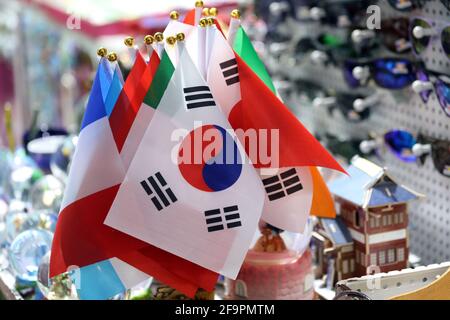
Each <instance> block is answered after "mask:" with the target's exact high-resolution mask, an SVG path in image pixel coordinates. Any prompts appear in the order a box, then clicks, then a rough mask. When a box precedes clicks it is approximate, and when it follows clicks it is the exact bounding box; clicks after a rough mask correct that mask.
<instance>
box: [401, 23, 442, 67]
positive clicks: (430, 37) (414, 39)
mask: <svg viewBox="0 0 450 320" xmlns="http://www.w3.org/2000/svg"><path fill="white" fill-rule="evenodd" d="M409 37H410V40H411V46H412V49H413V52H414V53H415V54H416V55H418V56H419V55H420V54H422V53H423V52H425V51H426V50H427V49H428V47H429V46H430V44H431V43H433V41H438V40H439V41H440V44H441V47H442V50H443V51H444V53H445V54H446V56H447V57H448V58H449V59H450V22H444V21H430V20H427V19H424V18H419V17H416V18H412V19H411V22H410V27H409Z"/></svg>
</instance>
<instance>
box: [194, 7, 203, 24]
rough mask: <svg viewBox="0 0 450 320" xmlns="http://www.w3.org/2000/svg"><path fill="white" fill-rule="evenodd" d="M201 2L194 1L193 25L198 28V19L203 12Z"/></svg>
mask: <svg viewBox="0 0 450 320" xmlns="http://www.w3.org/2000/svg"><path fill="white" fill-rule="evenodd" d="M203 5H204V4H203V1H196V2H195V25H196V26H198V24H199V23H200V19H201V18H202V11H203Z"/></svg>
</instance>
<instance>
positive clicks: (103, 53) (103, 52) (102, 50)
mask: <svg viewBox="0 0 450 320" xmlns="http://www.w3.org/2000/svg"><path fill="white" fill-rule="evenodd" d="M97 55H98V56H99V57H101V58H105V57H106V56H107V55H108V50H106V48H103V47H102V48H100V49H98V50H97Z"/></svg>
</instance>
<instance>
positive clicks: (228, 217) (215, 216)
mask: <svg viewBox="0 0 450 320" xmlns="http://www.w3.org/2000/svg"><path fill="white" fill-rule="evenodd" d="M205 218H206V225H207V226H208V232H215V231H221V230H224V229H225V227H227V228H228V229H233V228H238V227H241V226H242V223H241V216H240V215H239V208H238V206H231V207H226V208H224V209H223V215H222V210H221V209H214V210H208V211H205Z"/></svg>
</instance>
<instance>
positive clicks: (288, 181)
mask: <svg viewBox="0 0 450 320" xmlns="http://www.w3.org/2000/svg"><path fill="white" fill-rule="evenodd" d="M263 184H264V187H265V188H266V192H267V195H268V196H269V200H270V201H274V200H278V199H281V198H284V197H286V196H288V195H291V194H293V193H296V192H299V191H301V190H303V185H302V184H301V182H300V178H299V176H298V174H297V170H295V168H294V169H290V170H288V171H285V172H283V173H281V174H279V175H276V176H273V177H270V178H267V179H264V180H263Z"/></svg>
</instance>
